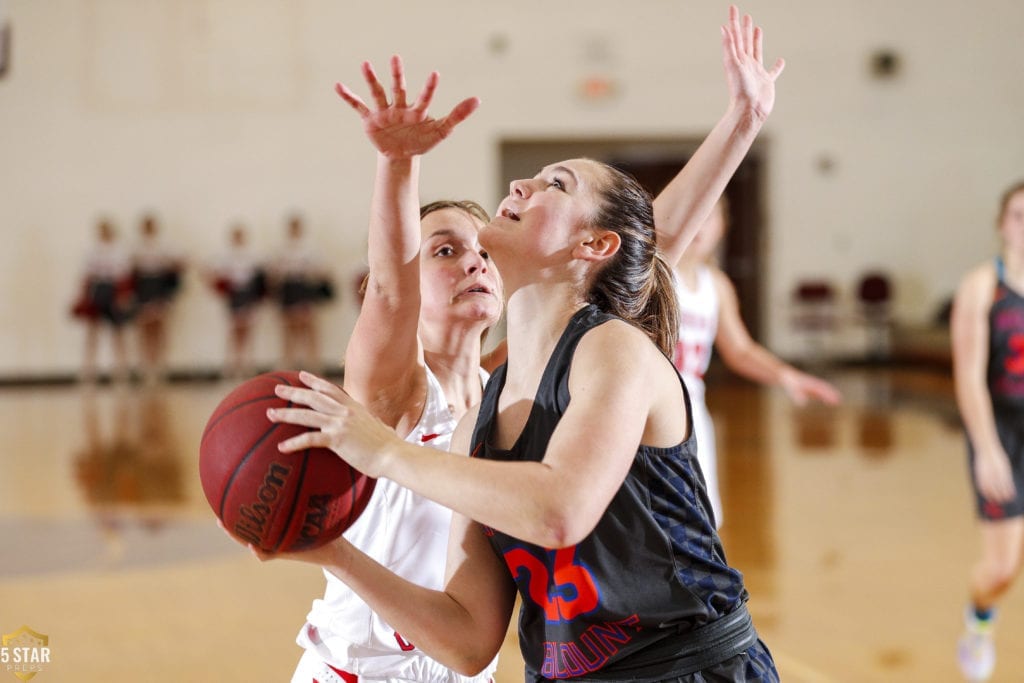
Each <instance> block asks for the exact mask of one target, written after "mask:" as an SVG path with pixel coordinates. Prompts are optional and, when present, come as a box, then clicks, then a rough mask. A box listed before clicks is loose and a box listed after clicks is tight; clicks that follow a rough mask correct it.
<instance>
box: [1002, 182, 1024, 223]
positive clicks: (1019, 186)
mask: <svg viewBox="0 0 1024 683" xmlns="http://www.w3.org/2000/svg"><path fill="white" fill-rule="evenodd" d="M1018 192H1024V180H1021V181H1019V182H1017V183H1015V184H1013V185H1011V186H1010V187H1009V188H1007V190H1006V192H1003V196H1002V198H1001V199H1000V200H999V220H998V221H997V222H996V227H1001V226H1002V224H1003V219H1004V218H1006V207H1008V206H1009V205H1010V200H1011V199H1013V197H1014V195H1016V194H1017V193H1018Z"/></svg>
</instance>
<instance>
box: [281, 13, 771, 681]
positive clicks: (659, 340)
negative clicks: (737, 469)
mask: <svg viewBox="0 0 1024 683" xmlns="http://www.w3.org/2000/svg"><path fill="white" fill-rule="evenodd" d="M724 40H725V43H726V45H727V47H729V48H730V49H732V50H733V51H734V53H737V52H738V53H742V54H743V55H745V56H746V57H750V58H754V55H756V62H757V65H758V66H759V67H760V61H761V54H760V52H761V47H760V31H759V30H754V28H753V26H752V24H751V22H750V20H749V18H745V20H744V22H743V24H742V25H740V22H739V20H738V17H737V16H736V13H735V11H733V12H732V16H731V20H730V26H729V27H728V28H727V30H726V31H725V39H724ZM781 68H782V66H781V63H779V64H777V65H776V67H775V68H774V69H773V70H772V71H771V72H765V71H763V69H762V71H763V73H764V74H765V75H766V79H765V80H766V82H767V86H766V87H767V88H768V89H770V90H772V91H773V87H774V86H773V84H774V79H775V77H777V76H778V73H779V72H780V71H781ZM768 109H770V101H769V105H768ZM750 113H751V112H747V114H750ZM761 113H767V111H765V112H761ZM757 114H758V113H757V112H755V113H754V116H755V117H756V116H757ZM733 168H734V167H733ZM729 175H731V171H730V173H724V174H716V175H713V176H709V177H708V178H707V179H706V184H707V186H708V187H710V188H712V189H713V190H714V192H711V193H710V194H711V195H712V196H711V197H710V198H709V199H707V200H706V201H703V202H702V203H701V204H700V205H699V206H697V207H696V208H694V207H689V208H687V209H686V211H688V212H690V213H692V214H699V213H700V211H701V210H703V211H704V214H705V215H706V213H707V212H708V211H710V209H711V207H712V206H713V204H714V201H715V199H716V198H717V195H718V194H720V192H721V190H722V189H723V188H724V185H725V182H727V180H728V176H729ZM708 187H704V188H702V189H701V192H706V191H707V190H708ZM697 194H701V193H700V192H698V193H697ZM698 217H699V218H702V217H700V216H698ZM659 218H660V217H659ZM654 221H655V217H654V209H653V207H652V204H651V200H650V197H649V196H648V195H647V194H646V192H644V191H643V190H642V189H641V188H640V187H639V185H638V184H637V183H636V182H635V180H633V179H632V178H630V177H628V176H626V175H624V174H622V173H620V172H618V171H616V170H614V169H612V168H611V167H609V166H606V165H604V164H601V163H598V162H594V161H590V160H586V159H573V160H568V161H565V162H562V163H559V164H555V165H552V166H548V167H546V168H545V169H543V170H542V171H541V172H540V173H539V174H538V175H537V176H535V177H534V178H530V179H526V180H522V181H516V182H514V183H513V184H512V186H511V191H510V194H509V196H508V197H507V198H506V199H505V200H504V201H503V202H502V205H501V207H500V209H499V212H498V216H497V217H496V218H495V219H494V220H493V221H492V222H491V223H490V224H489V225H488V226H486V227H485V228H483V229H482V231H481V233H480V235H481V237H480V238H481V243H482V245H483V246H484V247H485V248H486V249H488V251H489V253H491V256H492V258H493V259H494V261H495V263H496V264H497V266H498V268H499V270H500V271H501V272H502V273H503V277H504V279H505V292H506V295H507V298H508V362H507V364H506V365H505V366H503V367H502V368H500V369H499V370H498V371H497V373H496V375H495V377H494V380H492V382H491V383H489V384H488V388H487V389H486V391H485V394H484V399H483V403H482V407H480V408H479V409H478V410H473V411H470V413H468V414H467V416H466V419H464V420H463V421H462V423H461V424H460V427H459V431H458V432H457V433H456V437H455V441H454V442H453V450H457V451H458V450H462V451H463V452H472V453H473V454H474V455H475V456H477V457H475V458H472V459H466V458H463V457H459V456H452V455H449V454H445V453H440V452H438V453H420V452H419V451H422V450H426V449H420V448H416V447H415V446H409V445H408V444H404V442H401V441H400V440H398V439H397V437H395V435H394V433H393V432H392V431H391V430H389V429H387V428H386V427H385V426H384V425H382V424H381V423H380V422H379V421H377V420H375V419H374V418H372V417H371V416H370V415H369V413H367V412H366V411H365V410H364V409H363V408H362V407H361V406H359V405H358V404H357V403H355V402H354V401H352V400H351V399H349V398H348V397H347V396H346V395H345V394H344V393H343V392H341V391H340V390H339V389H338V388H337V387H335V386H334V385H332V384H330V383H329V382H325V381H323V380H321V379H319V378H316V377H315V376H313V375H310V374H308V373H305V374H304V375H303V378H304V381H305V382H306V383H307V384H308V386H309V387H310V389H294V388H293V389H292V390H288V389H281V390H280V395H282V396H287V397H288V398H289V399H290V400H293V401H294V402H295V403H297V404H300V405H303V406H308V408H306V409H298V408H293V409H283V410H278V411H271V414H270V417H271V419H273V420H275V421H285V422H292V423H296V424H303V425H306V426H309V427H312V428H314V431H310V432H308V433H306V434H304V435H302V436H300V437H297V438H295V439H292V440H289V441H286V442H284V443H282V444H281V449H282V450H284V451H292V450H299V449H302V448H307V447H309V446H312V445H318V446H327V447H331V448H333V449H334V450H336V451H337V452H338V453H339V454H340V455H342V457H345V458H346V459H347V460H349V461H350V462H352V464H354V465H355V466H356V467H358V468H359V469H361V470H363V471H365V472H366V473H368V474H370V475H371V476H377V477H387V478H389V479H392V480H394V481H396V482H398V483H399V484H401V485H403V486H407V487H409V488H411V489H413V490H416V491H418V492H420V493H422V494H423V495H425V496H427V497H429V498H432V499H434V500H437V501H439V502H441V503H442V504H444V505H446V506H448V507H451V508H453V509H454V510H455V511H456V512H457V513H459V514H457V515H456V516H455V521H454V523H453V528H452V533H451V537H450V538H451V540H450V543H449V558H448V571H447V579H448V580H447V584H446V587H445V589H444V590H443V591H431V590H426V589H423V588H420V587H418V586H415V585H413V584H411V583H409V582H406V581H404V580H402V579H401V578H399V577H397V576H395V575H394V574H392V573H391V572H389V571H387V570H386V569H385V568H383V567H381V566H380V565H377V564H376V563H374V562H373V561H372V560H370V559H369V558H368V557H366V556H365V555H363V554H361V553H359V552H358V551H356V550H355V549H354V548H352V547H351V546H350V545H348V544H347V543H346V542H345V541H344V540H340V541H339V542H337V543H335V544H331V545H329V546H325V547H324V548H321V549H318V550H317V551H312V552H311V553H307V554H306V555H307V557H306V558H305V559H307V561H312V562H316V563H317V564H320V565H322V566H325V567H326V568H327V569H328V570H329V571H331V572H332V573H333V574H335V575H336V576H337V577H338V578H340V579H341V580H343V581H345V582H346V583H347V584H348V585H350V586H351V587H352V588H353V589H354V590H356V591H357V592H359V593H360V594H361V595H362V596H363V597H364V599H366V601H367V602H368V603H369V604H370V605H371V606H373V608H374V609H375V610H376V611H378V612H379V613H380V614H381V615H382V616H383V617H384V618H385V619H386V620H387V621H388V622H389V623H390V624H392V625H393V626H394V627H395V628H397V629H398V630H399V631H401V632H402V633H403V636H405V637H406V638H408V640H409V641H410V642H414V643H416V645H417V646H418V647H420V648H421V649H423V650H424V651H425V652H427V653H428V654H430V655H431V656H432V657H434V658H435V659H437V660H438V661H441V662H443V663H445V664H446V665H448V666H450V667H452V668H454V669H456V670H459V671H461V672H465V673H472V672H475V671H478V670H480V668H481V667H483V666H484V665H486V663H487V662H489V661H490V660H491V658H493V656H494V654H495V653H496V652H497V651H498V649H499V648H500V646H501V643H502V641H503V639H504V635H505V630H506V627H507V623H508V619H509V618H510V616H511V611H512V607H513V603H514V600H515V594H516V590H517V589H518V591H519V594H520V596H521V597H522V599H523V605H524V606H523V610H522V612H521V615H520V642H521V647H522V649H523V654H524V658H525V660H526V663H527V680H530V681H544V680H561V679H573V680H579V681H622V680H634V681H651V682H653V681H684V680H705V679H706V678H709V677H710V678H714V679H715V680H743V681H748V680H764V681H774V680H777V678H778V676H777V673H776V671H775V667H774V664H773V662H772V659H771V656H770V654H769V653H768V651H767V649H766V648H765V647H764V645H763V644H762V643H761V642H760V640H759V639H758V637H757V634H756V632H755V630H754V628H753V625H752V623H751V620H750V616H749V614H748V613H747V611H746V608H745V602H746V599H747V593H746V590H745V589H744V587H743V583H742V577H741V576H740V574H739V572H737V571H735V570H734V569H732V568H731V567H729V565H728V564H727V563H726V561H725V558H724V553H723V552H722V547H721V544H720V542H719V539H718V537H717V534H716V532H715V530H714V524H713V523H712V520H711V512H710V504H709V502H708V499H707V495H706V492H705V490H704V485H703V478H702V476H701V474H700V470H699V467H698V465H697V461H696V458H695V438H694V436H693V433H692V429H691V428H690V424H689V409H688V398H687V395H686V390H685V387H684V386H683V384H682V382H681V381H680V379H679V376H678V374H677V373H676V372H675V369H674V367H673V366H672V364H671V362H670V361H669V359H668V357H667V354H668V353H670V351H671V349H672V348H673V345H674V336H675V333H676V330H677V318H678V311H677V308H676V299H675V295H674V291H673V289H672V286H671V272H670V268H669V267H668V265H667V264H666V262H665V260H664V259H662V257H661V255H660V252H659V250H658V248H657V246H656V244H655V234H654ZM684 246H685V240H684V238H683V237H681V236H680V235H670V236H669V238H668V239H667V240H666V244H665V245H664V247H665V249H666V250H667V251H674V250H681V249H682V248H683V247H684Z"/></svg>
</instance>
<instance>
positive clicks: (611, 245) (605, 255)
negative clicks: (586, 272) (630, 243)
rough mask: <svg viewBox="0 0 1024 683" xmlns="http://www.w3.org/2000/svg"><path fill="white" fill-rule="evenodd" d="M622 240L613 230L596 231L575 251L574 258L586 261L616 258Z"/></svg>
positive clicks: (590, 233) (589, 234)
mask: <svg viewBox="0 0 1024 683" xmlns="http://www.w3.org/2000/svg"><path fill="white" fill-rule="evenodd" d="M620 246H622V238H621V237H619V234H618V233H617V232H615V231H613V230H601V229H594V230H591V231H588V232H587V234H586V236H585V237H584V239H583V240H582V241H581V242H580V243H579V244H577V245H576V247H575V248H574V249H573V256H574V257H576V258H578V259H583V260H584V261H604V260H606V259H609V258H611V257H612V256H615V254H617V253H618V251H619V247H620Z"/></svg>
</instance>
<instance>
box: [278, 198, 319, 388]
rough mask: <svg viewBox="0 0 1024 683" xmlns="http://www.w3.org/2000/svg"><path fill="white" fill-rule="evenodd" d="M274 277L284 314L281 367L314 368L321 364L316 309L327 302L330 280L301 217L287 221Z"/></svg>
mask: <svg viewBox="0 0 1024 683" xmlns="http://www.w3.org/2000/svg"><path fill="white" fill-rule="evenodd" d="M271 276H272V279H273V284H272V288H273V290H274V294H275V298H276V299H277V304H278V307H279V308H280V311H281V325H282V329H281V341H282V344H283V352H282V358H281V363H282V366H283V367H286V368H307V369H309V368H314V367H316V366H317V365H319V363H320V340H319V332H318V329H317V324H316V323H317V319H316V310H315V307H316V305H317V304H319V303H321V302H323V301H324V300H325V298H326V293H327V290H326V289H325V288H326V287H327V286H328V285H329V279H328V276H327V268H326V265H325V264H324V263H323V260H322V259H321V258H320V257H319V255H318V254H317V251H316V249H314V247H313V245H311V244H310V243H309V239H308V237H307V235H306V230H305V225H304V224H303V222H302V217H301V216H299V215H298V214H294V215H292V216H290V217H289V219H288V227H287V235H286V239H285V240H284V242H283V243H282V244H281V246H280V248H279V250H278V252H277V253H276V254H275V257H274V261H273V262H272V263H271Z"/></svg>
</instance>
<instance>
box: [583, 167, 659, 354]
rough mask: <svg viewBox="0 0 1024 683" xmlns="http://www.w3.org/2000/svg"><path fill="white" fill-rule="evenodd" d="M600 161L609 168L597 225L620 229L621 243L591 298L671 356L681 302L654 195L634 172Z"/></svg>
mask: <svg viewBox="0 0 1024 683" xmlns="http://www.w3.org/2000/svg"><path fill="white" fill-rule="evenodd" d="M597 163H600V162H597ZM600 165H601V166H603V167H604V168H605V169H606V171H607V183H606V184H605V187H604V188H603V189H602V190H601V192H600V194H601V199H602V203H601V207H600V209H599V210H598V212H597V214H596V216H595V217H594V219H593V221H592V224H593V225H594V226H596V227H600V228H604V229H606V230H611V231H613V232H615V233H616V234H617V235H618V236H619V239H620V241H621V246H620V247H619V250H618V252H617V253H616V254H615V255H614V256H613V257H612V258H611V259H610V260H609V262H608V264H607V265H606V266H605V267H604V268H602V269H601V271H600V272H599V273H598V274H597V276H596V278H595V279H594V282H593V283H592V284H591V287H590V292H589V293H588V300H589V301H590V303H592V304H594V305H596V306H597V307H598V308H600V309H601V310H602V311H605V312H606V313H611V314H613V315H616V316H618V317H620V318H622V319H624V320H626V321H628V322H631V323H633V324H635V325H636V326H637V327H639V328H640V329H642V330H643V331H644V332H646V333H647V335H648V336H649V337H650V338H651V340H652V341H653V342H654V343H655V344H657V346H658V348H660V349H661V350H662V352H664V353H665V354H666V355H671V353H672V351H673V349H674V347H675V344H676V337H677V336H678V334H679V304H678V302H677V300H676V294H675V287H674V285H673V280H672V269H671V268H670V267H669V265H668V263H667V262H666V261H665V259H663V258H662V256H661V252H660V251H659V250H658V245H657V243H656V241H655V231H654V208H653V200H652V199H651V195H650V194H649V193H648V192H647V190H645V189H644V188H643V187H641V185H640V183H638V182H637V181H636V179H635V178H633V176H631V175H629V174H627V173H624V172H622V171H620V170H618V169H617V168H614V167H613V166H609V165H607V164H600Z"/></svg>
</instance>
